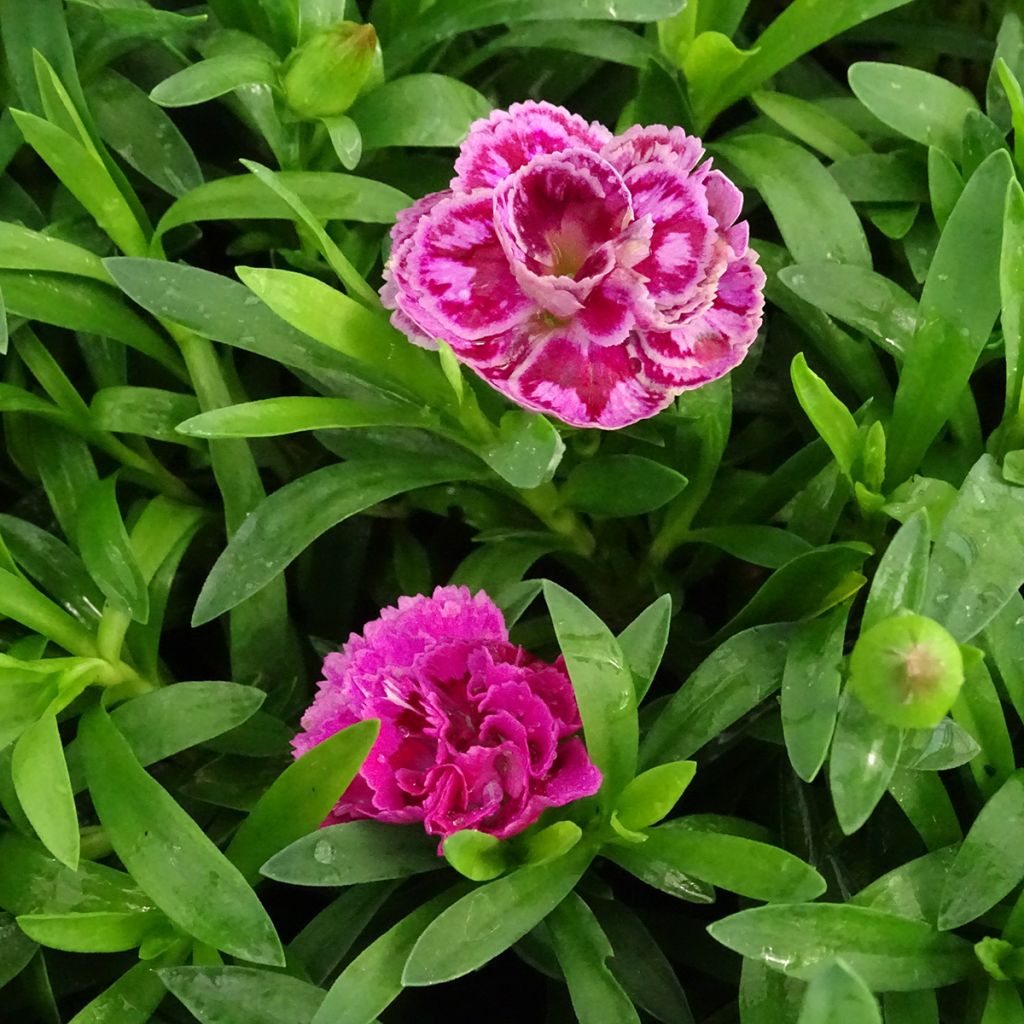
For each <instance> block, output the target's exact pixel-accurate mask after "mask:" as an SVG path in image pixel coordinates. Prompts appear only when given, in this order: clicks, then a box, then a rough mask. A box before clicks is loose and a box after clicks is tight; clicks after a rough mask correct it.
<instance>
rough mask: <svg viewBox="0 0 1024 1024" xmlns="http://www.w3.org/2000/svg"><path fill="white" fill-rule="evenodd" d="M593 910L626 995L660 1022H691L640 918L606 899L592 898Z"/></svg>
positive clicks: (673, 975) (672, 970)
mask: <svg viewBox="0 0 1024 1024" xmlns="http://www.w3.org/2000/svg"><path fill="white" fill-rule="evenodd" d="M594 913H595V915H596V916H597V920H598V923H599V924H600V925H601V928H602V930H603V931H604V933H605V935H607V936H608V941H609V942H611V944H612V949H613V951H614V952H613V959H612V960H611V962H610V963H609V965H608V966H609V967H610V968H611V971H612V974H613V975H614V976H615V977H616V978H617V979H618V981H619V983H620V984H621V985H622V987H623V988H624V989H625V990H626V994H627V995H628V996H629V998H630V999H632V1000H633V1002H634V1003H635V1004H636V1005H637V1006H638V1007H639V1008H640V1009H642V1010H645V1011H646V1012H647V1013H649V1014H650V1015H651V1016H652V1017H654V1018H655V1020H660V1021H662V1022H663V1024H694V1017H693V1013H692V1012H691V1010H690V1006H689V1003H688V1002H687V1001H686V993H685V992H683V989H682V987H681V986H680V984H679V979H678V978H677V977H676V972H675V968H673V967H672V965H671V964H670V963H669V961H668V959H667V958H666V956H665V954H664V953H663V952H662V951H661V947H660V946H659V945H658V943H657V942H656V941H655V940H654V938H653V936H652V935H651V933H650V932H649V931H648V930H647V928H646V927H644V924H643V922H642V921H641V920H640V918H639V917H637V915H636V914H634V913H633V912H632V911H631V910H629V909H628V908H627V907H626V906H625V905H624V904H622V903H620V902H613V901H610V900H601V901H599V902H595V904H594Z"/></svg>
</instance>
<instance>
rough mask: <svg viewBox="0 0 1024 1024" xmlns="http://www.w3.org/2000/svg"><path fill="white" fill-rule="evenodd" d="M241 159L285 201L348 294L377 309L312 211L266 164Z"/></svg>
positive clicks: (374, 295)
mask: <svg viewBox="0 0 1024 1024" xmlns="http://www.w3.org/2000/svg"><path fill="white" fill-rule="evenodd" d="M241 163H242V166H243V167H245V169H246V170H248V171H249V172H251V173H252V174H253V175H254V176H255V177H256V179H257V180H258V181H259V182H260V183H261V184H262V185H264V186H265V187H266V188H268V189H270V191H271V192H273V193H274V194H275V195H276V196H278V197H280V198H281V199H283V200H284V201H285V202H286V203H287V204H288V207H289V209H290V210H291V211H292V215H293V218H294V219H295V220H296V222H297V223H298V224H299V225H301V226H303V227H305V229H306V230H307V231H308V232H309V235H310V236H311V238H312V240H313V242H314V244H315V246H316V248H317V249H318V250H319V252H320V254H321V255H322V256H323V257H324V259H325V260H326V261H327V264H328V266H330V268H331V270H333V271H334V273H335V275H336V276H337V278H338V280H339V281H341V282H342V283H343V284H344V285H345V289H346V290H347V291H348V292H349V294H350V295H352V296H353V297H354V298H357V299H358V300H359V301H360V302H361V303H363V304H364V305H365V306H366V307H367V308H369V309H378V308H379V303H380V299H379V298H378V296H377V293H376V292H375V291H374V290H373V289H372V288H371V287H370V286H369V285H368V284H367V283H366V281H365V280H364V279H363V276H362V275H361V274H360V273H359V271H358V270H356V268H355V267H354V266H353V265H352V262H351V261H350V260H349V258H348V257H347V256H346V255H345V253H344V252H342V250H341V248H340V246H338V244H337V243H336V242H335V241H334V239H333V238H331V236H330V235H329V234H328V233H327V230H326V228H325V227H324V225H323V224H321V223H320V221H319V220H318V219H317V218H316V217H315V216H314V215H313V213H312V211H311V210H310V209H309V207H308V206H306V204H305V203H304V202H303V201H302V199H301V198H300V197H299V196H297V195H296V194H295V193H294V192H293V191H292V190H291V189H290V188H289V187H288V186H287V185H286V184H285V183H284V182H282V181H281V180H280V178H279V177H278V176H277V174H275V173H274V172H273V171H272V170H270V168H269V167H264V166H263V165H262V164H259V163H256V161H254V160H242V161H241Z"/></svg>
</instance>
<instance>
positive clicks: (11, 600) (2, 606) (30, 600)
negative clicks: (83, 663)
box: [0, 569, 99, 658]
mask: <svg viewBox="0 0 1024 1024" xmlns="http://www.w3.org/2000/svg"><path fill="white" fill-rule="evenodd" d="M0 615H5V616H7V618H9V619H14V621H15V622H20V623H21V624H22V625H23V626H27V627H28V628H29V629H31V630H33V631H34V632H36V633H41V634H42V635H43V636H45V637H49V638H50V639H51V640H52V641H53V642H54V643H55V644H57V646H58V647H63V648H64V650H66V651H67V652H68V653H69V654H76V655H78V656H79V657H83V658H95V657H96V656H97V655H98V653H99V652H98V651H97V649H96V642H95V640H94V639H93V636H92V633H91V632H90V631H88V630H86V629H83V628H82V626H81V625H80V624H79V623H78V622H76V621H75V620H74V619H73V618H72V617H71V616H70V615H68V613H67V612H65V611H64V610H63V609H62V608H60V607H58V606H57V605H56V604H54V603H53V602H52V601H51V600H49V599H48V598H46V597H43V595H42V594H40V593H39V591H38V590H36V588H35V587H33V586H32V584H30V583H27V582H26V581H25V580H23V579H21V578H20V577H18V576H15V575H13V574H12V573H9V572H7V571H6V570H5V569H0Z"/></svg>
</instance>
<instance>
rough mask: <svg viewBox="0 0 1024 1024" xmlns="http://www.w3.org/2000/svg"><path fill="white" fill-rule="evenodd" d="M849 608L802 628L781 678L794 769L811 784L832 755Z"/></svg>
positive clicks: (784, 727)
mask: <svg viewBox="0 0 1024 1024" xmlns="http://www.w3.org/2000/svg"><path fill="white" fill-rule="evenodd" d="M849 614H850V605H849V604H848V603H844V604H841V605H839V607H837V608H835V609H834V610H833V611H831V612H829V613H828V614H827V615H824V616H822V617H821V618H820V619H811V620H810V621H809V622H802V623H800V624H799V625H798V626H797V627H796V629H795V631H794V634H793V638H792V640H791V642H790V647H789V652H788V653H787V655H786V667H785V669H784V671H783V673H782V695H781V701H782V731H783V735H784V736H785V739H786V752H787V753H788V754H789V761H790V764H792V766H793V770H794V771H795V772H796V773H797V775H799V776H800V778H801V779H803V780H804V782H812V781H813V780H814V778H815V777H816V776H817V774H818V772H819V771H820V770H821V766H822V765H823V764H824V763H825V758H826V757H827V756H828V748H829V745H830V744H831V742H832V733H833V731H834V729H835V724H836V715H837V713H838V711H839V686H840V682H841V674H840V667H841V665H842V660H843V643H844V640H845V637H846V620H847V618H848V617H849Z"/></svg>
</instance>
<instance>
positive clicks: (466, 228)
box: [402, 190, 535, 345]
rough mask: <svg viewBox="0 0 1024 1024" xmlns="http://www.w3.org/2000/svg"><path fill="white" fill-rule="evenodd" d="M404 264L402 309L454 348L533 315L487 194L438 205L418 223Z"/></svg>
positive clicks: (482, 192) (447, 200)
mask: <svg viewBox="0 0 1024 1024" xmlns="http://www.w3.org/2000/svg"><path fill="white" fill-rule="evenodd" d="M404 265H405V271H404V272H405V273H406V274H407V275H408V282H409V293H408V295H407V296H406V298H407V300H408V304H403V306H402V308H403V311H404V312H406V313H407V314H408V315H409V316H411V317H412V319H413V320H415V321H417V322H423V323H427V324H430V325H433V326H434V327H436V329H437V331H438V334H437V336H438V337H441V338H444V339H445V340H446V341H450V342H452V344H453V345H454V344H455V343H456V342H469V341H475V340H479V339H484V338H488V337H492V336H493V335H496V334H500V333H501V332H503V331H506V330H508V329H509V328H510V327H512V326H513V325H515V324H517V323H519V322H521V321H522V320H524V319H525V318H526V317H528V316H529V315H530V314H531V313H532V312H533V311H534V308H535V307H534V304H533V302H532V301H531V300H530V298H529V297H528V296H527V295H525V294H524V292H523V290H522V288H520V287H519V285H518V283H517V282H516V278H515V275H514V274H513V273H512V270H511V268H510V267H509V263H508V258H507V257H506V255H505V252H504V250H503V249H502V247H501V244H500V242H499V241H498V236H497V234H496V232H495V230H494V216H493V211H492V201H491V193H490V192H489V191H486V190H481V191H477V192H474V193H472V194H469V195H456V196H452V197H451V198H448V199H444V200H442V201H440V202H438V203H437V204H436V205H435V206H434V207H433V209H432V210H431V211H430V213H429V214H428V215H427V216H426V217H425V218H423V219H422V220H421V221H420V224H419V227H418V228H417V229H416V233H415V234H414V236H413V238H412V242H411V246H410V249H409V251H408V254H407V256H406V259H405V264H404Z"/></svg>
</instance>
